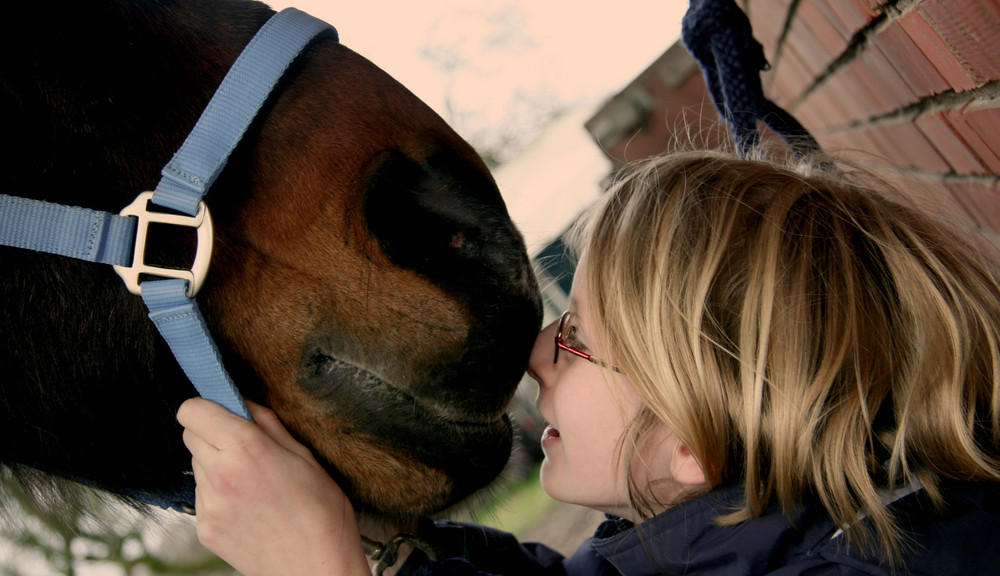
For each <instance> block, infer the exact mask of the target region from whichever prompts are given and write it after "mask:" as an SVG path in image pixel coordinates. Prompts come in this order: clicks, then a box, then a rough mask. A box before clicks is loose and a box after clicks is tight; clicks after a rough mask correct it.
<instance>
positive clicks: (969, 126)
mask: <svg viewBox="0 0 1000 576" xmlns="http://www.w3.org/2000/svg"><path fill="white" fill-rule="evenodd" d="M970 106H971V104H970V105H966V106H962V107H960V108H957V109H954V110H949V111H947V112H945V113H944V117H945V119H946V120H947V121H948V123H949V124H950V125H951V127H952V130H954V131H955V133H956V134H957V135H958V136H959V137H960V138H961V139H962V140H964V141H965V143H966V145H967V146H968V147H969V149H970V150H971V151H972V153H973V154H975V155H976V157H978V158H979V161H980V162H982V163H983V164H984V165H985V166H986V167H987V169H988V170H989V171H990V172H992V173H993V174H1000V154H997V151H996V150H994V149H993V147H992V146H991V145H990V144H989V143H988V142H987V141H986V140H984V139H983V137H982V136H981V135H980V133H979V131H977V129H976V127H975V126H974V125H973V124H974V123H975V121H976V120H977V119H981V118H977V117H976V116H975V114H974V113H970V111H969V109H970ZM996 129H997V126H996V125H994V126H993V130H992V132H993V133H994V134H995V133H996Z"/></svg>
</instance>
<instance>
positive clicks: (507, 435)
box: [299, 356, 513, 501]
mask: <svg viewBox="0 0 1000 576" xmlns="http://www.w3.org/2000/svg"><path fill="white" fill-rule="evenodd" d="M299 384H300V386H301V387H302V389H303V391H305V392H306V394H307V396H308V397H309V398H310V399H311V402H312V403H313V406H310V407H309V408H310V410H309V411H310V412H312V413H314V414H316V417H318V418H321V419H329V420H330V421H334V422H336V423H337V424H336V427H337V429H338V431H339V432H340V435H341V436H342V437H343V441H344V442H351V441H352V440H351V437H354V438H357V439H363V440H364V441H365V442H366V443H368V444H370V445H374V446H378V447H379V449H381V450H384V452H386V453H387V454H391V455H393V456H394V457H396V458H402V459H407V460H414V461H417V462H419V463H420V464H421V465H422V466H426V467H429V468H431V469H435V470H439V471H440V472H441V473H443V474H445V475H446V476H447V477H449V478H450V479H451V481H452V484H453V486H452V492H453V493H452V494H451V495H450V497H449V498H448V499H449V500H451V501H457V500H459V499H461V498H464V497H465V496H467V495H469V494H471V493H472V492H474V491H476V490H478V489H479V488H482V487H483V486H485V485H486V484H488V483H489V482H490V481H492V480H493V479H494V478H495V477H496V476H497V475H498V474H499V473H500V471H501V470H502V469H503V467H504V465H505V464H506V463H507V459H508V458H509V456H510V450H511V445H512V441H513V440H512V439H513V431H512V426H511V422H510V418H509V417H508V416H507V415H506V413H503V412H500V413H495V412H494V413H489V412H484V413H481V414H469V413H464V412H459V411H458V410H456V409H454V408H453V405H452V404H450V403H449V402H448V398H447V397H442V398H422V397H419V396H417V395H415V394H412V393H410V392H409V391H407V390H403V389H401V388H400V387H398V386H394V385H393V384H391V383H389V382H386V381H385V380H384V379H382V378H379V377H378V376H377V375H375V374H373V373H372V372H370V371H367V370H365V369H362V368H359V367H357V366H354V365H352V364H350V363H348V362H344V361H341V360H337V359H334V358H331V357H328V356H327V357H325V358H323V359H322V362H320V363H317V362H313V364H312V365H311V366H310V369H309V370H308V371H307V372H306V373H305V374H303V375H302V377H301V378H300V380H299ZM425 389H428V390H440V389H442V387H440V386H428V387H425ZM331 464H332V465H333V466H334V467H337V463H336V462H331ZM353 480H354V481H355V482H357V481H358V479H353Z"/></svg>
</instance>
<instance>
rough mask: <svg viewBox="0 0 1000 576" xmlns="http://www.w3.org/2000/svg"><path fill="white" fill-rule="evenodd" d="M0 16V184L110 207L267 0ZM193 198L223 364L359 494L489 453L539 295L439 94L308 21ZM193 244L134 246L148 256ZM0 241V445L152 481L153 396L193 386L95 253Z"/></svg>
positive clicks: (138, 178) (90, 471)
mask: <svg viewBox="0 0 1000 576" xmlns="http://www.w3.org/2000/svg"><path fill="white" fill-rule="evenodd" d="M18 10H19V11H23V12H28V13H27V14H20V13H19V14H16V15H15V16H17V17H14V16H12V17H11V19H10V20H9V21H8V22H9V23H10V26H8V27H6V28H4V30H5V34H3V35H2V36H3V40H2V42H3V45H4V46H5V47H6V48H7V50H4V55H3V58H4V60H3V61H4V66H3V67H2V68H0V71H2V73H3V82H0V98H2V99H3V100H2V101H3V102H4V107H3V110H2V115H3V118H4V123H5V129H9V130H10V136H11V139H14V140H17V141H18V142H20V143H21V145H19V146H18V147H16V149H15V150H13V151H12V152H11V153H10V154H5V156H4V158H3V159H0V167H2V168H3V170H2V172H3V173H4V174H5V176H4V178H5V180H4V182H5V184H4V187H5V191H9V193H21V192H19V191H23V193H24V194H26V195H32V196H34V197H36V198H43V199H46V200H49V201H53V202H57V203H62V204H76V205H84V206H87V207H90V208H96V209H100V210H112V211H117V210H118V209H120V208H122V207H124V206H125V205H126V204H128V203H129V201H130V199H131V198H133V197H134V196H135V195H136V194H137V193H138V192H141V191H142V190H148V189H151V188H152V186H154V185H155V183H156V182H157V181H158V180H159V170H160V168H161V167H162V166H163V165H164V164H165V163H166V162H167V160H169V158H170V154H172V153H173V151H174V150H176V149H177V147H178V146H179V145H180V143H181V141H182V140H183V137H184V135H185V134H186V132H187V131H188V130H189V129H190V128H191V126H193V124H194V122H195V120H196V119H197V117H198V114H199V113H200V111H201V109H202V107H203V106H204V105H205V104H206V103H207V101H208V98H209V97H210V96H211V94H212V91H214V89H215V87H216V86H217V85H218V83H219V81H220V80H221V78H222V76H223V75H224V74H225V72H226V70H227V69H228V67H229V65H230V64H231V63H232V61H233V60H234V59H235V58H236V55H237V54H238V53H239V51H240V50H241V49H242V48H243V46H244V45H245V44H246V43H247V41H249V39H250V38H251V37H252V36H253V34H254V33H255V32H256V30H257V28H258V27H259V26H260V25H261V24H262V23H263V22H264V21H265V20H266V19H267V18H268V17H269V16H270V11H269V10H268V9H267V8H266V6H264V5H263V4H259V3H257V2H239V1H236V0H232V1H230V0H226V1H223V0H211V1H207V0H179V1H171V2H149V3H146V2H133V1H119V0H102V1H100V2H92V3H91V2H88V3H78V2H68V1H67V2H61V5H60V7H59V9H58V10H55V11H54V12H55V16H59V18H52V19H49V18H46V17H45V16H46V15H44V14H40V13H38V12H44V11H45V10H46V9H45V8H44V7H41V6H40V5H32V4H23V5H19V7H18ZM15 23H17V24H15ZM20 23H25V24H24V25H22V24H20ZM18 47H21V48H18ZM22 48H23V49H22ZM18 50H21V51H20V52H17V51H18ZM15 52H17V53H16V54H15ZM15 190H16V191H15ZM206 201H207V203H208V205H209V207H210V209H211V211H212V213H213V217H214V220H215V250H214V256H213V261H212V271H211V273H210V274H209V277H208V281H207V283H206V285H205V287H204V288H203V290H202V292H201V293H200V294H199V296H198V300H199V303H200V307H201V309H202V310H203V312H204V313H205V317H206V320H207V321H208V323H209V325H210V329H211V331H212V333H213V334H214V336H215V338H216V341H217V342H218V344H219V346H220V349H221V351H222V353H223V356H224V360H225V363H226V366H227V368H228V369H229V371H230V372H231V373H232V375H233V377H234V379H235V381H236V382H237V384H238V385H239V386H240V387H241V390H242V391H243V393H244V394H245V395H246V396H248V397H249V398H252V399H255V400H258V401H260V402H262V403H264V404H267V405H269V406H271V407H272V408H273V409H274V410H275V411H276V412H277V413H278V415H279V416H280V417H281V419H282V420H283V421H284V422H285V424H286V425H287V426H288V428H289V429H290V430H291V431H292V432H293V433H294V434H295V435H297V436H298V437H299V438H300V439H301V440H302V441H303V442H305V443H306V444H308V445H309V446H310V447H312V449H313V450H314V452H315V453H316V454H317V456H318V457H319V459H320V460H321V461H323V462H324V463H325V464H326V465H327V466H328V468H329V469H330V471H331V473H333V474H334V475H335V477H336V478H337V479H338V480H339V481H340V482H341V483H342V485H343V486H344V487H345V489H347V491H348V492H349V493H350V494H351V495H352V496H353V497H354V499H355V501H356V502H357V503H358V504H360V505H361V506H362V507H363V508H365V509H372V510H376V511H379V512H382V513H385V514H389V515H395V516H400V517H411V516H415V515H418V514H421V513H424V512H427V511H429V510H433V509H437V508H440V507H443V506H446V505H448V504H450V503H452V502H454V501H456V500H458V499H460V498H462V497H464V496H466V495H468V494H469V493H470V492H472V491H474V490H476V489H477V488H479V487H481V486H483V485H484V484H486V483H488V482H489V481H490V480H491V479H492V478H493V477H494V476H495V475H496V474H497V473H498V472H499V471H500V469H501V468H502V467H503V465H504V463H505V462H506V459H507V456H508V454H509V448H510V444H511V427H510V423H509V422H508V421H507V419H506V417H505V416H504V408H505V406H506V404H507V402H508V400H509V399H510V398H511V396H512V394H513V392H514V389H515V387H516V385H517V383H518V381H519V379H520V376H521V374H522V372H523V368H524V366H525V364H526V362H527V358H528V354H529V350H530V348H531V344H532V341H533V339H534V336H535V334H536V332H537V329H538V325H539V321H540V313H541V304H540V299H539V296H538V291H537V287H536V285H535V281H534V277H533V274H532V271H531V268H530V265H529V261H528V258H527V255H526V252H525V247H524V244H523V241H522V239H521V237H520V235H519V234H518V232H517V231H516V230H515V229H514V227H513V224H512V223H511V220H510V218H509V217H508V215H507V212H506V209H505V208H504V204H503V202H502V200H501V197H500V194H499V193H498V191H497V188H496V185H495V184H494V182H493V180H492V178H491V177H490V175H489V173H488V171H487V169H486V167H485V166H484V165H483V163H482V162H481V160H480V159H479V158H478V156H477V155H476V153H475V152H474V151H473V150H472V149H471V148H470V147H469V146H468V145H467V144H466V143H465V142H463V141H462V140H461V139H460V138H459V137H458V136H457V135H456V134H455V133H454V132H453V131H452V130H451V129H449V128H448V126H446V124H445V123H444V122H443V121H442V120H441V119H440V118H439V117H438V116H437V115H436V114H434V113H433V112H432V111H431V110H430V109H429V108H427V107H426V106H425V105H424V104H422V103H421V102H420V101H419V100H418V99H417V98H416V97H414V96H413V95H412V94H411V93H409V92H408V91H407V90H406V89H405V88H403V87H402V86H400V85H399V84H398V83H396V82H395V81H394V80H393V79H392V78H390V77H389V76H388V75H387V74H385V73H384V72H382V71H381V70H379V69H378V68H377V67H375V66H373V65H372V64H370V63H369V62H367V61H366V60H365V59H363V58H362V57H360V56H358V55H357V54H355V53H353V52H352V51H351V50H349V49H348V48H346V47H344V46H342V45H341V44H339V43H338V42H337V41H336V40H335V39H334V38H333V37H332V36H331V35H321V37H320V38H319V39H317V40H316V41H315V42H314V43H313V44H312V45H311V46H310V47H309V48H307V50H306V51H305V52H304V53H303V55H302V56H301V57H300V58H299V59H298V60H297V61H296V62H295V63H294V64H293V65H292V67H291V68H290V70H289V72H288V73H287V74H286V76H285V78H284V79H283V80H282V82H281V83H280V85H279V86H278V88H277V90H276V91H275V93H274V94H273V95H272V98H271V99H270V100H269V102H268V103H267V104H266V106H265V107H264V108H263V109H262V110H261V111H260V114H259V117H258V119H257V121H256V122H255V123H254V125H253V126H252V127H251V129H250V131H249V132H248V133H247V134H246V136H245V137H244V139H243V141H242V143H241V144H240V146H238V147H237V149H236V151H235V153H234V155H233V156H232V157H231V158H230V160H229V163H228V164H227V167H226V169H225V171H224V172H223V173H222V175H221V176H220V178H219V180H218V181H217V182H216V183H215V185H214V186H213V187H212V189H211V190H210V192H209V194H208V196H207V197H206ZM188 242H189V240H188V239H186V238H181V239H175V238H170V237H169V235H168V238H166V239H163V238H160V239H158V240H155V241H154V243H153V245H152V246H151V247H150V248H149V252H150V254H149V259H150V260H151V261H154V262H159V263H165V264H170V263H172V262H173V261H174V260H175V256H174V255H173V253H174V252H177V251H178V250H177V249H178V248H184V246H183V244H185V243H188ZM180 251H181V252H183V251H184V250H180ZM0 261H2V263H3V264H4V266H3V267H4V273H3V274H4V276H3V278H2V279H3V282H0V304H2V307H0V313H2V315H3V317H4V318H5V320H4V322H5V328H4V334H3V335H0V364H3V365H4V366H5V367H10V374H9V377H5V379H4V381H3V382H2V383H0V390H2V394H0V407H2V409H3V412H2V413H0V416H2V418H0V432H3V435H4V437H5V438H7V439H8V440H7V441H5V442H4V443H0V452H2V453H0V458H2V459H3V460H4V461H5V462H9V463H19V464H24V465H27V466H28V467H32V468H38V469H42V470H45V471H48V472H53V473H55V474H57V475H61V476H69V477H73V478H76V479H83V480H86V481H88V482H90V483H92V484H94V485H97V486H103V487H106V488H109V489H111V490H114V491H117V492H122V493H126V494H128V493H135V492H136V491H139V492H147V493H149V492H152V493H154V494H155V493H157V492H158V491H159V492H163V491H168V490H169V486H170V485H171V482H173V481H174V480H173V479H174V478H181V477H182V474H181V472H182V470H184V467H186V466H189V463H190V456H189V455H188V454H187V453H186V451H185V450H184V449H183V445H182V443H181V440H180V435H179V434H178V427H177V424H176V422H175V421H174V412H173V411H174V410H175V409H176V406H177V404H178V403H179V402H180V401H181V400H182V399H183V398H184V397H186V396H190V395H191V394H192V393H193V392H192V389H191V388H190V387H189V386H188V385H187V383H186V382H185V381H184V379H183V377H182V376H181V375H180V372H179V371H178V369H177V366H176V363H175V362H174V361H173V359H172V357H171V356H170V354H169V352H168V351H167V349H166V347H165V345H164V344H163V342H162V341H160V340H159V339H158V337H157V336H155V335H154V332H153V329H152V326H151V325H150V324H149V323H148V321H147V320H146V319H145V318H144V311H143V308H142V304H141V302H140V301H139V300H138V299H137V298H135V297H133V296H131V295H129V294H127V293H126V292H125V291H124V287H123V286H121V284H120V282H119V281H118V279H117V276H115V275H114V273H113V271H111V270H110V267H108V268H107V269H105V268H101V267H98V266H97V265H92V264H87V263H82V262H79V261H74V260H68V259H65V258H61V257H57V256H47V255H40V254H39V255H36V254H34V253H28V252H27V251H24V250H15V249H0ZM55 327H58V328H55ZM122 454H127V455H128V457H126V458H122V457H121V455H122ZM168 474H169V475H168Z"/></svg>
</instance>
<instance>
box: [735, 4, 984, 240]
mask: <svg viewBox="0 0 1000 576" xmlns="http://www.w3.org/2000/svg"><path fill="white" fill-rule="evenodd" d="M744 9H745V11H746V12H747V15H748V16H749V17H750V22H751V24H752V25H753V27H754V34H755V35H756V37H757V39H758V40H759V41H760V42H761V43H762V44H763V45H764V52H765V54H766V55H767V57H768V60H769V61H770V62H771V70H770V71H769V72H767V73H765V76H764V81H765V90H766V92H767V93H768V95H769V97H770V98H771V99H773V100H774V101H775V102H777V103H778V104H779V105H781V106H783V107H785V108H786V109H787V110H789V111H790V112H792V113H793V114H794V115H795V116H796V117H797V118H798V119H799V121H801V122H802V123H803V124H804V125H805V126H806V127H807V128H808V129H809V130H810V131H811V132H813V134H814V135H815V136H817V138H818V139H819V140H820V143H821V145H822V146H823V148H824V149H826V150H830V151H839V150H860V151H863V152H865V153H867V154H870V155H872V156H874V158H875V161H880V162H883V163H885V164H887V165H889V166H891V167H900V168H904V169H905V171H903V173H904V174H905V178H907V182H908V183H912V186H913V188H914V190H915V192H916V193H919V194H923V195H926V196H927V197H930V198H932V199H933V200H934V201H935V202H939V203H941V204H940V205H941V206H942V209H948V210H949V214H952V215H953V216H954V217H955V218H964V219H966V220H967V221H968V223H969V224H971V225H973V226H978V227H983V228H988V229H991V230H994V231H996V230H1000V177H998V174H1000V2H998V1H997V0H895V1H892V0H889V1H879V0H799V1H795V0H746V1H745V2H744Z"/></svg>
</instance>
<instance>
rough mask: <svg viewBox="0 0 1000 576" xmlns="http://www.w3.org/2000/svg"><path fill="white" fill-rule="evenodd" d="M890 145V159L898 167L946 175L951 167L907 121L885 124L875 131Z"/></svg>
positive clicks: (914, 126) (915, 127)
mask: <svg viewBox="0 0 1000 576" xmlns="http://www.w3.org/2000/svg"><path fill="white" fill-rule="evenodd" d="M876 132H877V134H879V135H880V136H881V137H883V138H885V139H887V140H888V141H889V142H890V143H889V144H887V146H888V147H889V148H890V150H891V154H890V158H891V159H892V160H893V161H894V162H895V163H896V164H898V165H901V166H909V167H911V168H919V169H921V170H927V171H931V172H940V173H946V172H949V171H951V166H950V165H949V164H948V162H946V161H945V158H944V157H942V155H941V154H940V153H939V152H938V150H937V149H936V148H935V147H934V145H933V144H931V142H930V141H929V140H928V138H927V137H926V136H925V135H924V133H923V132H921V131H920V130H919V129H918V128H917V126H916V125H914V124H913V123H912V122H909V121H901V122H893V123H887V124H883V125H881V126H879V128H878V130H877V131H876Z"/></svg>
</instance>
